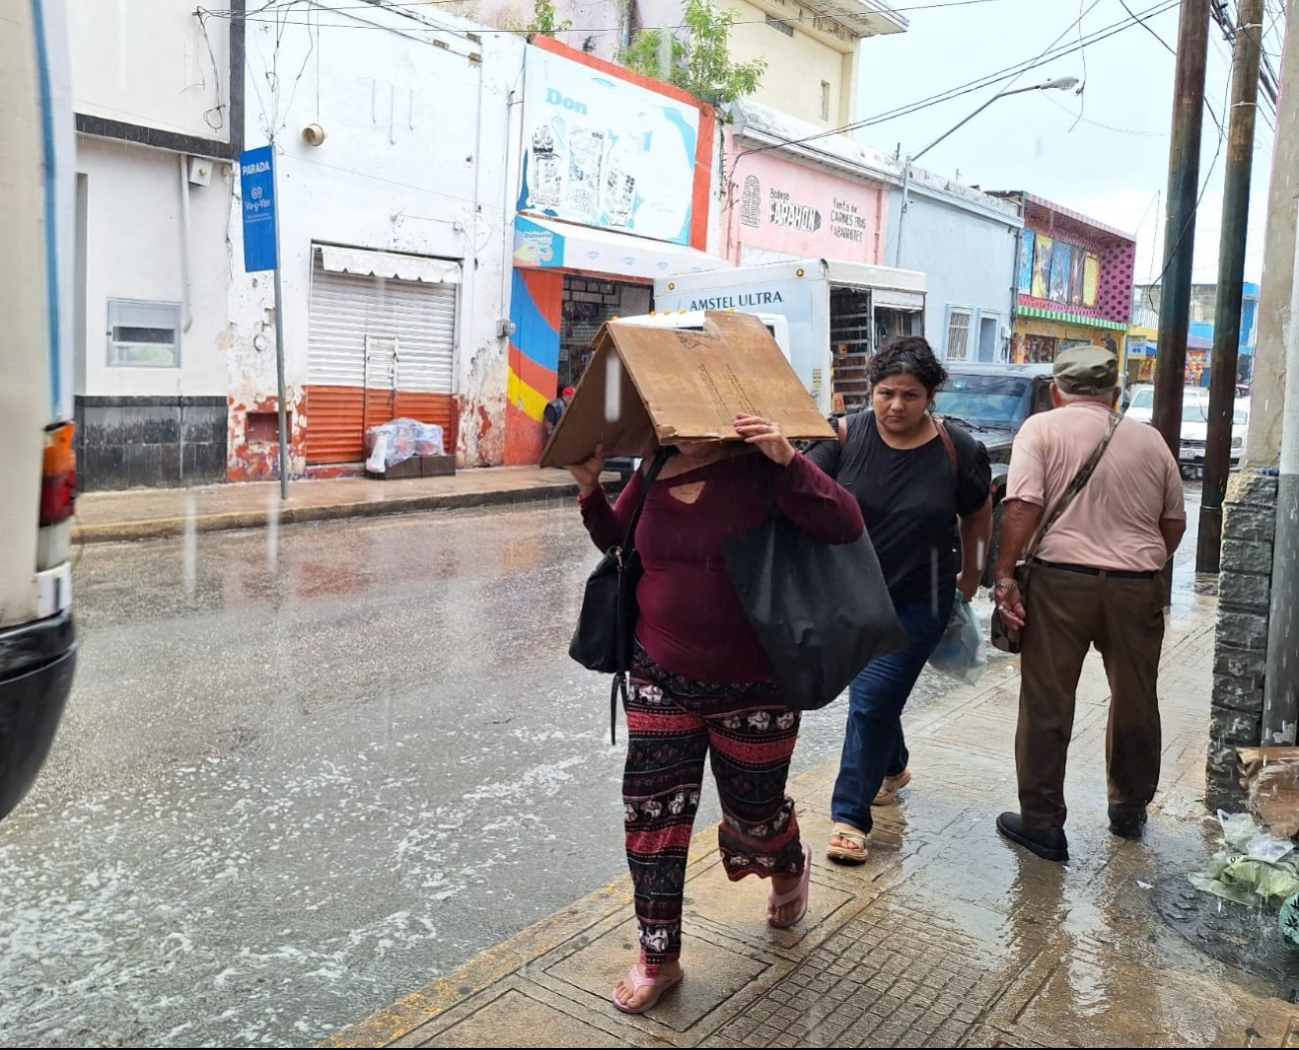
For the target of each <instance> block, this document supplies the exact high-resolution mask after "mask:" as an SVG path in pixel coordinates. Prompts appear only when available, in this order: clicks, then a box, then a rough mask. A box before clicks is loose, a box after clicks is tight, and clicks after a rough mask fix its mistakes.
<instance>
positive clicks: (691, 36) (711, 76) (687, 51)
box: [539, 0, 767, 106]
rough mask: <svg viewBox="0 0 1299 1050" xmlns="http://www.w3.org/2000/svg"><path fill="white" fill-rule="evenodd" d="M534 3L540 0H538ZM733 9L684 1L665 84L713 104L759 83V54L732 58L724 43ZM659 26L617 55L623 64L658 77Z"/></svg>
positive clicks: (702, 0)
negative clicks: (745, 59) (680, 32)
mask: <svg viewBox="0 0 1299 1050" xmlns="http://www.w3.org/2000/svg"><path fill="white" fill-rule="evenodd" d="M539 2H540V0H539ZM738 17H739V12H737V11H735V10H734V9H733V8H731V9H727V10H725V11H722V10H719V9H718V7H717V5H716V4H715V3H713V0H689V2H688V3H687V5H686V11H685V34H684V37H678V36H675V35H673V37H672V56H671V63H670V66H671V68H670V70H669V75H668V78H667V79H668V83H670V84H672V85H673V86H674V87H679V88H681V90H683V91H688V92H689V93H690V94H692V95H694V97H695V98H697V99H699V100H700V101H702V102H707V103H709V104H711V105H713V106H721V105H724V104H726V103H729V102H737V101H739V100H740V99H742V98H746V97H748V96H749V95H752V94H753V93H754V92H756V91H757V90H758V88H759V87H761V86H762V76H763V74H764V73H765V72H766V70H767V63H766V61H765V60H763V59H755V60H754V61H752V62H735V61H733V60H732V59H731V53H730V49H729V47H728V46H727V45H728V43H729V39H730V35H731V27H732V26H733V25H734V24H735V20H736V18H738ZM665 32H668V31H667V30H662V29H646V30H642V31H641V32H640V33H638V34H637V35H636V39H635V40H633V41H632V43H631V46H630V47H627V48H624V49H623V50H622V52H621V54H620V55H619V56H618V57H619V61H621V62H622V64H623V65H624V66H626V67H627V68H628V69H630V70H633V71H634V72H636V73H640V74H641V75H642V76H647V77H653V78H654V79H655V80H661V79H663V70H662V68H661V58H660V55H661V51H662V46H663V34H664V33H665Z"/></svg>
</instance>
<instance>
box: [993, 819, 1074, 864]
mask: <svg viewBox="0 0 1299 1050" xmlns="http://www.w3.org/2000/svg"><path fill="white" fill-rule="evenodd" d="M997 830H998V831H999V832H1001V834H1002V835H1004V836H1005V837H1006V838H1008V839H1010V841H1011V842H1014V843H1016V844H1017V845H1020V846H1023V847H1024V848H1025V849H1026V850H1028V851H1029V852H1030V853H1036V854H1037V855H1038V856H1039V857H1041V858H1042V859H1043V860H1053V861H1055V862H1056V863H1057V864H1064V863H1065V862H1066V861H1068V859H1069V840H1068V839H1067V838H1065V835H1064V829H1063V828H1052V829H1051V830H1050V831H1039V830H1037V829H1036V828H1026V827H1024V818H1023V817H1021V816H1020V815H1019V814H1018V813H1003V814H1002V815H1001V816H999V817H998V818H997Z"/></svg>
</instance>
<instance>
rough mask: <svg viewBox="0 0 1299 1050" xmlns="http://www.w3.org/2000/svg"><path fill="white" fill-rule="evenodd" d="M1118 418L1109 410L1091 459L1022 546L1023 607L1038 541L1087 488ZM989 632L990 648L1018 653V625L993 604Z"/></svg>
mask: <svg viewBox="0 0 1299 1050" xmlns="http://www.w3.org/2000/svg"><path fill="white" fill-rule="evenodd" d="M1122 418H1123V417H1122V416H1120V415H1118V414H1117V413H1113V412H1112V413H1110V425H1109V428H1108V429H1107V430H1106V431H1105V436H1104V437H1103V438H1101V441H1100V444H1099V445H1097V446H1096V448H1095V449H1094V450H1093V451H1092V454H1091V458H1090V459H1088V460H1087V462H1086V463H1084V464H1083V465H1082V469H1081V470H1079V471H1078V473H1077V474H1075V475H1074V479H1073V481H1072V482H1070V484H1069V487H1068V488H1067V489H1065V492H1064V495H1063V496H1061V497H1060V500H1059V502H1057V503H1056V505H1055V507H1054V508H1053V509H1052V510H1051V513H1050V514H1049V515H1048V516H1047V517H1046V519H1045V520H1044V521H1043V522H1042V525H1041V527H1040V528H1039V529H1038V530H1037V532H1036V533H1035V534H1034V536H1033V539H1032V540H1031V541H1030V542H1029V545H1028V546H1027V547H1026V548H1025V549H1024V555H1023V557H1022V558H1021V559H1020V562H1019V564H1018V565H1016V566H1015V583H1016V584H1017V585H1018V589H1019V600H1020V602H1022V603H1023V605H1024V608H1025V609H1027V608H1028V577H1029V569H1030V567H1031V566H1032V562H1033V559H1034V558H1035V557H1036V556H1037V549H1038V548H1039V547H1040V546H1041V545H1042V540H1043V539H1045V538H1046V534H1047V533H1048V532H1050V531H1051V529H1052V527H1053V526H1054V525H1055V523H1056V522H1058V521H1059V520H1060V518H1061V517H1063V515H1064V512H1065V511H1067V510H1068V509H1069V507H1070V506H1071V505H1072V503H1073V501H1074V500H1075V499H1077V498H1078V494H1079V493H1080V492H1082V490H1083V489H1085V488H1086V487H1087V482H1089V481H1091V478H1092V475H1093V474H1095V473H1096V468H1097V466H1099V465H1100V461H1101V457H1102V456H1104V455H1105V450H1106V449H1107V448H1109V447H1110V440H1111V439H1112V438H1113V437H1114V431H1116V430H1117V429H1118V428H1119V423H1120V422H1121V421H1122ZM991 633H992V646H993V648H994V649H1000V650H1001V651H1002V652H1003V653H1018V652H1019V651H1020V648H1021V647H1022V645H1023V637H1022V633H1023V632H1022V631H1021V630H1020V629H1019V628H1018V627H1011V626H1010V624H1008V623H1007V622H1006V621H1005V620H1004V619H1002V616H1001V609H1000V607H994V608H993V610H992V632H991Z"/></svg>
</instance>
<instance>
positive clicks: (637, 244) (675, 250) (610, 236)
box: [514, 215, 731, 280]
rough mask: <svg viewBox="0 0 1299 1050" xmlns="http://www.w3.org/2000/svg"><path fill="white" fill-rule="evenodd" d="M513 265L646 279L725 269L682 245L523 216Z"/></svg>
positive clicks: (713, 258) (518, 219)
mask: <svg viewBox="0 0 1299 1050" xmlns="http://www.w3.org/2000/svg"><path fill="white" fill-rule="evenodd" d="M514 265H515V266H518V267H524V268H532V269H546V270H584V271H587V272H589V273H601V274H609V275H611V276H615V277H640V278H643V279H646V280H653V279H654V278H656V277H672V276H675V275H677V274H683V273H707V272H710V271H712V270H724V269H729V268H730V266H731V264H730V263H729V262H727V261H726V260H725V259H720V258H718V257H717V256H715V255H709V254H708V253H707V252H701V251H698V250H696V249H694V248H686V247H684V246H682V245H677V244H668V243H666V242H664V241H651V240H646V239H645V238H644V237H633V236H631V235H630V234H626V233H611V232H609V231H608V230H597V229H593V228H591V227H587V226H573V225H570V224H568V223H563V222H551V221H549V220H547V219H534V218H531V217H527V216H523V215H519V216H517V217H516V218H515V220H514Z"/></svg>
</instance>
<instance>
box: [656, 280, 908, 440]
mask: <svg viewBox="0 0 1299 1050" xmlns="http://www.w3.org/2000/svg"><path fill="white" fill-rule="evenodd" d="M654 308H655V311H656V313H657V314H659V315H663V314H665V313H668V314H670V313H680V312H682V311H685V312H686V313H688V314H695V313H697V312H699V311H706V310H739V311H741V312H742V313H752V314H767V315H770V314H779V315H781V316H783V317H784V318H785V319H786V321H787V322H788V336H787V339H788V356H789V360H790V364H792V365H793V366H794V371H795V372H797V373H798V376H799V378H800V379H802V381H803V385H804V386H806V387H807V389H808V390H809V391H810V392H811V394H812V396H813V397H814V398H815V399H816V402H817V404H818V405H819V406H820V407H821V409H822V411H824V412H825V413H826V414H827V415H830V414H832V413H838V412H845V411H852V410H853V409H855V408H858V407H860V406H862V405H864V404H865V403H866V400H867V397H868V383H867V380H866V368H867V363H868V362H869V360H870V357H871V355H873V354H874V353H875V351H876V350H878V349H879V347H880V346H881V344H882V343H883V342H884V340H886V339H888V338H889V337H890V336H894V335H923V334H924V330H925V275H924V274H922V273H916V272H913V271H910V270H895V269H891V268H889V267H886V266H866V265H863V264H860V263H845V262H832V261H828V260H825V259H800V260H795V261H791V262H775V263H762V264H758V265H753V266H739V267H736V268H735V269H731V270H715V271H712V272H710V273H691V274H680V275H678V276H675V277H661V278H659V279H658V280H657V281H655V283H654Z"/></svg>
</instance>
